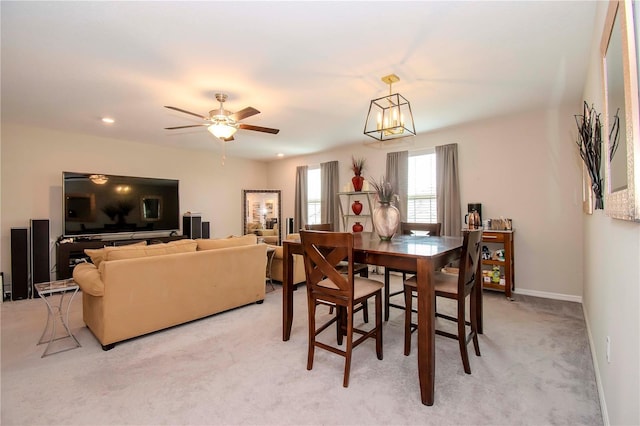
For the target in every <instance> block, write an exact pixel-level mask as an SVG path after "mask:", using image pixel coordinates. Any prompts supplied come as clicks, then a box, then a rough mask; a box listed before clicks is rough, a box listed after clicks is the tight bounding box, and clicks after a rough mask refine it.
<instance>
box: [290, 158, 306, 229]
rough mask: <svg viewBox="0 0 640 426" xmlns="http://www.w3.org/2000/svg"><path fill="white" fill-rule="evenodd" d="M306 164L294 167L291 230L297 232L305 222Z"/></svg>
mask: <svg viewBox="0 0 640 426" xmlns="http://www.w3.org/2000/svg"><path fill="white" fill-rule="evenodd" d="M308 169H309V167H308V166H298V167H297V168H296V196H295V205H294V213H293V232H298V231H299V230H300V229H302V228H303V227H304V225H305V224H306V223H307V216H308V215H307V202H308V201H307V200H308V197H307V170H308Z"/></svg>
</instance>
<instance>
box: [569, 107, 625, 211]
mask: <svg viewBox="0 0 640 426" xmlns="http://www.w3.org/2000/svg"><path fill="white" fill-rule="evenodd" d="M616 116H617V114H616ZM575 118H576V124H577V125H578V140H577V141H576V144H577V145H578V148H579V149H580V157H582V161H584V164H585V166H586V167H587V171H588V172H589V176H590V177H591V188H592V189H593V193H594V195H595V197H596V205H595V208H596V209H603V208H604V203H603V201H602V177H601V176H600V164H601V159H602V124H601V123H600V114H598V113H596V111H595V108H593V107H591V108H589V105H588V104H587V102H585V103H584V108H583V113H582V115H576V116H575Z"/></svg>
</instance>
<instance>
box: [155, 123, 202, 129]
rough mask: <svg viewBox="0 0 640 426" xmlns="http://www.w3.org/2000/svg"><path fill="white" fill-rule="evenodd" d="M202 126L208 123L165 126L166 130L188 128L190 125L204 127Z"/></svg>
mask: <svg viewBox="0 0 640 426" xmlns="http://www.w3.org/2000/svg"><path fill="white" fill-rule="evenodd" d="M202 126H208V124H191V125H189V126H176V127H165V128H164V129H165V130H176V129H186V128H189V127H202Z"/></svg>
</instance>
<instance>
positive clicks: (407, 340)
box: [404, 286, 413, 356]
mask: <svg viewBox="0 0 640 426" xmlns="http://www.w3.org/2000/svg"><path fill="white" fill-rule="evenodd" d="M411 293H413V291H411V287H409V286H404V306H405V309H404V354H405V356H409V354H410V353H411V312H412V303H413V295H412V294H411Z"/></svg>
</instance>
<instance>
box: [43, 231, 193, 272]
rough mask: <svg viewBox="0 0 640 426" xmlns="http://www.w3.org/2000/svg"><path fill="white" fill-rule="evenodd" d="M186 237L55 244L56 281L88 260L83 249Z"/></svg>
mask: <svg viewBox="0 0 640 426" xmlns="http://www.w3.org/2000/svg"><path fill="white" fill-rule="evenodd" d="M183 238H186V235H172V236H168V237H138V238H126V239H125V238H123V239H112V238H110V239H107V240H101V239H91V240H90V239H81V240H79V241H75V242H72V243H57V244H56V279H58V280H65V279H67V278H71V277H72V275H73V268H75V266H76V265H77V264H79V263H82V262H84V261H85V260H86V259H88V258H89V256H87V255H86V254H84V250H85V249H99V248H102V247H108V246H124V245H127V244H133V243H138V242H140V241H146V242H147V244H156V243H166V242H169V241H175V240H181V239H183Z"/></svg>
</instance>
